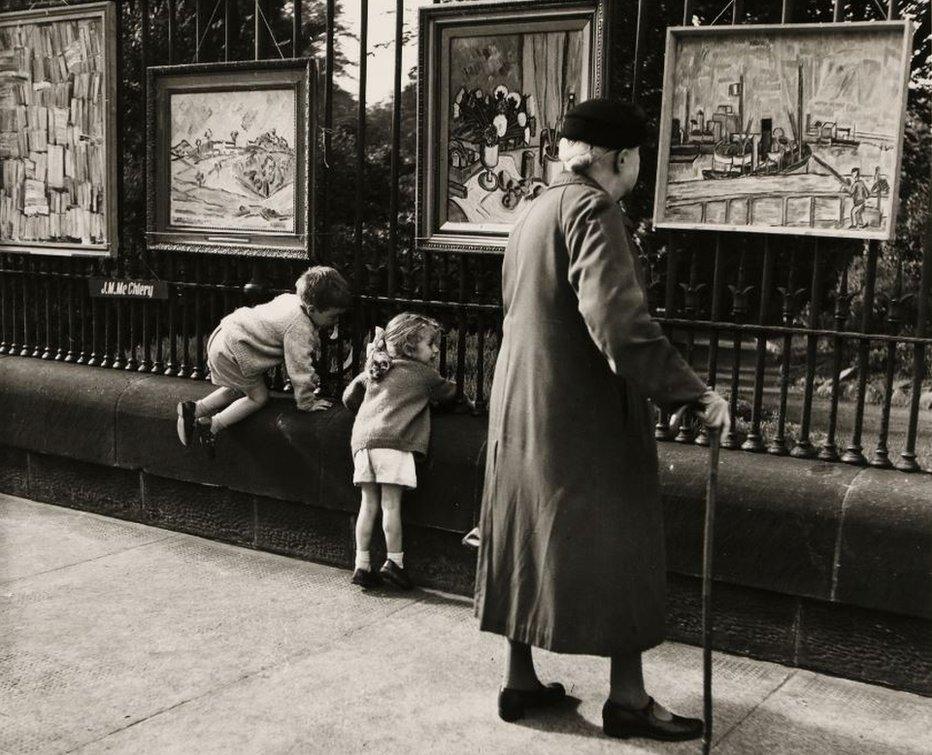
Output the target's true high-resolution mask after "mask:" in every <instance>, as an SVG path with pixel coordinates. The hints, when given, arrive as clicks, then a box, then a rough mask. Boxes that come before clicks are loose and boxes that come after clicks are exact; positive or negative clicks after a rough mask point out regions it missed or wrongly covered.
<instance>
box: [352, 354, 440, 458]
mask: <svg viewBox="0 0 932 755" xmlns="http://www.w3.org/2000/svg"><path fill="white" fill-rule="evenodd" d="M455 394H456V384H455V383H453V382H451V381H449V380H444V379H443V378H442V377H441V376H440V373H439V372H437V370H435V369H434V368H433V367H431V366H430V365H428V364H424V363H422V362H418V361H416V360H413V359H393V360H392V367H391V369H390V370H389V371H388V372H386V373H385V374H384V375H383V376H382V379H381V380H373V379H372V378H371V377H370V375H369V373H368V372H362V373H360V374H359V375H357V376H356V377H355V378H353V382H351V383H350V384H349V385H348V386H347V387H346V390H345V391H344V392H343V404H344V406H346V408H347V409H349V410H350V411H352V412H355V413H356V422H355V423H354V424H353V435H352V438H351V439H350V445H351V447H352V449H353V455H354V456H355V454H356V452H357V451H359V450H361V449H363V448H394V449H397V450H399V451H411V452H413V453H415V454H417V455H418V456H421V457H424V456H426V455H427V445H428V443H429V441H430V404H437V403H444V402H448V401H450V400H452V399H453V397H454V396H455Z"/></svg>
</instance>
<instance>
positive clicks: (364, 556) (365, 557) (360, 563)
mask: <svg viewBox="0 0 932 755" xmlns="http://www.w3.org/2000/svg"><path fill="white" fill-rule="evenodd" d="M356 568H357V569H365V570H366V571H369V570H370V569H371V568H372V562H371V561H370V560H369V551H356Z"/></svg>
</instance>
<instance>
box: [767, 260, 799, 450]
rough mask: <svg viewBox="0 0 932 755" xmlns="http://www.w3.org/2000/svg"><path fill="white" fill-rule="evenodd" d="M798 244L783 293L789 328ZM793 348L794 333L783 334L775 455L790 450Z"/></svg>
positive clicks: (773, 443) (772, 447) (772, 445)
mask: <svg viewBox="0 0 932 755" xmlns="http://www.w3.org/2000/svg"><path fill="white" fill-rule="evenodd" d="M795 274H796V246H795V245H794V246H793V248H792V249H791V250H790V264H789V270H788V271H787V278H786V288H785V289H783V290H782V293H783V311H782V322H783V327H785V328H789V327H791V326H792V325H793V315H794V312H795V307H796V288H795ZM792 349H793V335H792V334H791V333H784V334H783V355H782V358H781V360H780V413H779V415H778V417H777V434H776V436H774V438H773V440H772V441H771V442H770V444H769V445H768V446H767V453H770V454H773V455H775V456H785V455H786V454H787V452H788V450H787V447H786V402H787V398H788V396H789V389H790V352H791V351H792Z"/></svg>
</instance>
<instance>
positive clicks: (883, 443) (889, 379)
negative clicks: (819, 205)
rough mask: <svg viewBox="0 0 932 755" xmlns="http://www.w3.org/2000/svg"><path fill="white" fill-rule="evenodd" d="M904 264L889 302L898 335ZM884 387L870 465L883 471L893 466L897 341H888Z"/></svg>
mask: <svg viewBox="0 0 932 755" xmlns="http://www.w3.org/2000/svg"><path fill="white" fill-rule="evenodd" d="M904 300H905V297H904V296H903V262H902V260H897V262H896V281H895V282H894V284H893V294H892V296H890V297H889V299H888V302H887V332H888V333H889V334H890V335H896V333H897V331H898V330H899V324H900V309H901V307H902V306H903V302H904ZM886 367H887V369H886V374H885V375H884V386H883V409H882V411H881V415H880V437H878V439H877V448H876V449H875V450H874V455H873V457H872V458H871V461H870V465H871V466H872V467H879V468H881V469H889V468H890V467H892V466H893V464H892V463H891V462H890V453H889V450H888V449H887V439H888V437H889V433H890V406H891V404H892V400H893V378H894V376H895V369H896V341H887V365H886Z"/></svg>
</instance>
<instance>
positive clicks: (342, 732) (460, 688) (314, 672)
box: [0, 495, 932, 754]
mask: <svg viewBox="0 0 932 755" xmlns="http://www.w3.org/2000/svg"><path fill="white" fill-rule="evenodd" d="M501 651H502V648H501V642H500V640H499V638H497V637H493V636H490V635H485V634H481V633H479V632H478V631H477V630H476V625H475V622H474V620H473V618H472V612H471V607H470V604H469V602H468V601H466V600H463V599H461V598H459V597H452V596H449V595H445V594H441V593H436V592H426V591H424V592H421V591H415V592H413V593H410V594H399V593H392V592H387V591H386V592H379V593H369V594H363V593H361V592H359V591H358V590H357V589H356V588H354V587H353V586H351V585H350V583H349V573H348V572H346V571H342V570H339V569H334V568H330V567H326V566H321V565H318V564H313V563H307V562H302V561H296V560H293V559H289V558H285V557H281V556H276V555H273V554H270V553H265V552H260V551H251V550H248V549H244V548H237V547H234V546H229V545H225V544H220V543H215V542H212V541H208V540H202V539H199V538H196V537H192V536H188V535H183V534H177V533H172V532H167V531H164V530H159V529H155V528H151V527H145V526H143V525H138V524H134V523H129V522H122V521H119V520H115V519H109V518H106V517H100V516H96V515H93V514H86V513H83V512H77V511H72V510H68V509H63V508H58V507H55V506H49V505H45V504H40V503H34V502H30V501H26V500H23V499H19V498H13V497H10V496H3V495H0V753H24V752H81V753H98V752H121V753H122V752H125V753H148V752H152V753H165V752H168V753H175V752H177V753H189V752H197V753H213V752H217V753H220V752H222V753H233V752H236V753H238V752H248V753H280V752H281V753H284V752H326V753H344V752H346V753H355V752H360V751H365V750H373V751H378V752H386V753H395V752H399V753H400V752H436V751H445V752H448V753H452V752H476V751H478V752H489V753H493V752H494V753H498V752H522V753H530V752H533V753H538V752H541V753H550V752H553V753H566V752H573V753H576V752H583V753H585V752H602V751H606V752H609V751H610V752H618V753H628V752H630V753H637V752H643V753H647V752H684V753H685V752H698V750H699V745H698V743H685V744H680V745H660V744H656V743H651V742H648V741H644V740H632V741H629V742H617V741H614V740H609V739H606V738H605V737H603V736H602V734H601V729H600V711H601V705H602V702H603V700H604V696H605V694H606V692H607V675H608V665H607V661H605V660H604V659H599V658H590V657H577V656H559V655H555V654H550V653H544V652H539V653H537V656H536V657H537V661H538V667H539V670H540V672H541V675H542V677H544V678H546V679H559V680H561V681H563V682H564V683H565V684H567V687H568V689H569V692H570V695H571V696H572V697H573V700H571V701H570V702H569V704H567V705H566V706H564V707H563V708H561V709H560V710H559V711H557V712H555V713H554V714H552V715H551V716H550V717H538V716H531V717H528V718H527V719H526V720H524V721H522V722H519V723H518V724H505V723H503V722H501V721H499V719H498V718H497V716H496V714H495V692H496V689H497V686H498V684H499V673H500V665H501V655H502V654H501ZM700 656H701V652H700V650H699V649H698V648H694V647H690V646H686V645H678V644H674V643H667V644H665V645H662V646H661V647H659V648H656V649H654V650H653V651H651V652H650V653H648V654H647V656H646V662H645V671H646V676H647V681H648V687H649V689H650V691H651V693H652V694H654V696H655V697H657V698H658V699H659V700H661V701H662V702H664V703H665V704H667V705H668V706H669V707H671V708H673V709H674V710H676V711H678V712H682V713H685V714H692V715H698V714H699V712H700V711H701V660H700ZM714 673H715V692H716V701H717V703H716V711H715V713H716V720H715V731H716V741H715V747H714V749H715V751H716V752H720V753H735V754H737V753H742V754H743V753H807V754H808V753H887V752H897V753H899V752H903V753H928V752H932V700H929V699H927V698H923V697H920V696H917V695H912V694H908V693H904V692H898V691H894V690H889V689H885V688H881V687H872V686H870V685H866V684H861V683H857V682H851V681H847V680H843V679H836V678H832V677H826V676H821V675H818V674H815V673H812V672H809V671H805V670H800V669H793V668H787V667H783V666H779V665H777V664H773V663H765V662H760V661H752V660H748V659H745V658H740V657H736V656H729V655H725V654H716V655H715V672H714Z"/></svg>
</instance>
